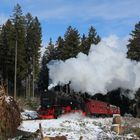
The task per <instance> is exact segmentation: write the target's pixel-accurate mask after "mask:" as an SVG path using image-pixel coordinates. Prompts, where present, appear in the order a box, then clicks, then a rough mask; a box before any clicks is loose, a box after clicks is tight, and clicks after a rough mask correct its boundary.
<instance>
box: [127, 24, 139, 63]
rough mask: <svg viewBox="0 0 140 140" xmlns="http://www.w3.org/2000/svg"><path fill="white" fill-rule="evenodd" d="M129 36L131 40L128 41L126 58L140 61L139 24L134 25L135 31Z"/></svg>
mask: <svg viewBox="0 0 140 140" xmlns="http://www.w3.org/2000/svg"><path fill="white" fill-rule="evenodd" d="M130 35H131V37H132V38H130V39H129V44H128V45H127V48H128V51H127V57H128V58H130V59H131V60H135V61H140V22H138V23H137V24H136V25H135V29H134V30H133V31H132V33H131V34H130Z"/></svg>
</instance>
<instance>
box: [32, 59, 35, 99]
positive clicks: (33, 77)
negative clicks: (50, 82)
mask: <svg viewBox="0 0 140 140" xmlns="http://www.w3.org/2000/svg"><path fill="white" fill-rule="evenodd" d="M34 67H35V63H34V58H33V80H32V86H33V87H32V90H33V91H32V92H33V98H34V96H35V95H34V79H35V69H34Z"/></svg>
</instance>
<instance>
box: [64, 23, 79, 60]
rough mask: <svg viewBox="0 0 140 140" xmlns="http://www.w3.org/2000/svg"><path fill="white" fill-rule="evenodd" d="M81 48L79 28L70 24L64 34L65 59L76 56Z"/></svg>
mask: <svg viewBox="0 0 140 140" xmlns="http://www.w3.org/2000/svg"><path fill="white" fill-rule="evenodd" d="M79 50H80V34H79V32H78V30H77V29H75V28H72V27H71V26H69V27H68V28H67V31H66V33H65V35H64V49H63V59H64V60H65V59H68V58H71V57H76V56H77V54H78V53H79Z"/></svg>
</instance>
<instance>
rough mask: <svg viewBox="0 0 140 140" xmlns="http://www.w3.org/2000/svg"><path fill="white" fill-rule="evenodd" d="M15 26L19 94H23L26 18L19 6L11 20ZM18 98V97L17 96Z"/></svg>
mask: <svg viewBox="0 0 140 140" xmlns="http://www.w3.org/2000/svg"><path fill="white" fill-rule="evenodd" d="M11 21H12V24H13V25H14V34H13V35H14V37H15V50H16V44H17V78H16V79H17V89H18V93H23V91H24V90H23V89H22V88H23V82H24V81H25V77H26V70H27V64H26V51H25V17H24V16H23V14H22V9H21V6H20V5H19V4H17V5H16V6H15V7H14V10H13V15H12V18H11ZM15 96H16V95H15Z"/></svg>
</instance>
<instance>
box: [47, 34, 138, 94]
mask: <svg viewBox="0 0 140 140" xmlns="http://www.w3.org/2000/svg"><path fill="white" fill-rule="evenodd" d="M126 43H127V42H126V40H125V39H124V40H120V39H119V38H118V37H116V36H110V37H109V38H104V39H103V40H102V41H101V42H100V43H99V44H98V45H96V46H95V45H92V46H91V49H90V52H89V55H85V54H83V53H79V54H78V55H77V57H76V58H70V59H68V60H66V61H65V62H64V61H52V62H51V63H50V64H48V67H49V76H50V79H51V80H52V84H54V85H56V84H60V85H63V84H66V83H69V81H70V82H71V84H70V86H71V88H72V89H74V90H75V91H81V92H88V93H90V94H91V95H94V94H95V93H99V92H100V93H103V94H105V93H107V92H108V91H111V90H113V89H116V88H119V87H121V88H124V89H131V90H136V89H138V88H139V87H140V63H137V62H135V61H131V60H129V59H127V58H126V51H127V49H126Z"/></svg>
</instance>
